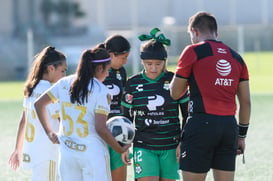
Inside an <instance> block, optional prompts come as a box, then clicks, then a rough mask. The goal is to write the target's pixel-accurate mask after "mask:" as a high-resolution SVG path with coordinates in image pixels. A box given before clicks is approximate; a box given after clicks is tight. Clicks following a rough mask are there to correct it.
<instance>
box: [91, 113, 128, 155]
mask: <svg viewBox="0 0 273 181" xmlns="http://www.w3.org/2000/svg"><path fill="white" fill-rule="evenodd" d="M106 121H107V115H106V114H100V113H96V114H95V129H96V131H97V133H98V134H99V136H100V137H101V138H102V139H103V140H104V141H105V142H106V143H107V144H108V145H109V146H111V147H112V148H113V149H114V150H115V151H116V152H118V153H123V152H125V151H126V150H127V149H128V148H129V147H130V145H125V146H124V147H122V146H120V145H119V143H118V142H117V141H116V140H115V138H114V137H113V136H112V134H111V132H110V131H109V129H108V128H107V126H106Z"/></svg>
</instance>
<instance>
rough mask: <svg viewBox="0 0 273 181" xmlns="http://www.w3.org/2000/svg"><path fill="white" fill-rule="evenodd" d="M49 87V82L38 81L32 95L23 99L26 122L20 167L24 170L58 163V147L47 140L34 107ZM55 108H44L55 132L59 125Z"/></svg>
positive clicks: (55, 106) (54, 105)
mask: <svg viewBox="0 0 273 181" xmlns="http://www.w3.org/2000/svg"><path fill="white" fill-rule="evenodd" d="M50 87H51V84H50V82H48V81H45V80H40V82H39V83H38V85H37V86H36V87H35V89H34V90H33V93H32V95H31V96H30V97H26V98H24V102H23V107H24V111H25V116H26V121H27V123H26V124H27V125H26V130H25V137H24V144H23V162H22V163H23V164H22V166H23V167H24V168H32V167H33V166H34V165H36V164H37V163H41V162H43V161H46V160H53V161H56V162H57V161H58V155H59V146H58V145H56V144H55V145H54V144H53V143H52V142H51V141H50V140H49V139H48V136H47V135H46V133H45V131H44V129H43V127H42V125H41V123H40V121H39V119H38V117H37V114H36V111H35V107H34V102H35V100H36V99H37V98H38V97H39V96H40V95H41V94H43V93H44V92H45V91H46V90H47V89H48V88H50ZM57 108H58V107H57V104H49V105H48V106H47V107H46V109H47V112H48V117H49V121H50V124H51V127H52V128H53V130H54V131H56V132H58V131H59V125H60V124H59V120H58V119H57V118H58V117H59V116H58V111H57Z"/></svg>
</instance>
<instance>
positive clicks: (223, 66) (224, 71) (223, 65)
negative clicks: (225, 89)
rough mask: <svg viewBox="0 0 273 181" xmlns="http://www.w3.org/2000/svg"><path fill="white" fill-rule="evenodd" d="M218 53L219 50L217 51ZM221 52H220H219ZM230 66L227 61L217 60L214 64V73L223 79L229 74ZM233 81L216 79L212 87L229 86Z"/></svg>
mask: <svg viewBox="0 0 273 181" xmlns="http://www.w3.org/2000/svg"><path fill="white" fill-rule="evenodd" d="M218 51H219V49H218ZM221 51H222V50H221ZM231 70H232V68H231V65H230V63H229V62H228V61H226V60H224V59H221V60H218V62H217V63H216V71H217V73H218V74H219V75H221V76H223V77H225V76H228V75H229V74H230V73H231ZM233 81H234V80H233V79H227V78H217V79H216V80H215V83H214V85H220V86H231V84H232V82H233Z"/></svg>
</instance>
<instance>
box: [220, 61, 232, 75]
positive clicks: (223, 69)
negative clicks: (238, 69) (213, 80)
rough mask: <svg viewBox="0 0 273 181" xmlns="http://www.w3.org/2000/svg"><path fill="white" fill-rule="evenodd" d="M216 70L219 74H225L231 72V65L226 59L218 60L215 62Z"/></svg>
mask: <svg viewBox="0 0 273 181" xmlns="http://www.w3.org/2000/svg"><path fill="white" fill-rule="evenodd" d="M216 70H217V72H218V74H220V75H221V76H227V75H229V74H230V72H231V65H230V63H229V62H228V61H226V60H223V59H222V60H218V62H217V64H216Z"/></svg>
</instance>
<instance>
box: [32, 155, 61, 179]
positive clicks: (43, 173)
mask: <svg viewBox="0 0 273 181" xmlns="http://www.w3.org/2000/svg"><path fill="white" fill-rule="evenodd" d="M58 177H59V174H58V166H57V164H56V162H55V161H52V160H48V161H44V162H41V163H39V164H37V165H35V166H34V167H33V168H32V181H57V180H58Z"/></svg>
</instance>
